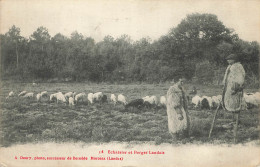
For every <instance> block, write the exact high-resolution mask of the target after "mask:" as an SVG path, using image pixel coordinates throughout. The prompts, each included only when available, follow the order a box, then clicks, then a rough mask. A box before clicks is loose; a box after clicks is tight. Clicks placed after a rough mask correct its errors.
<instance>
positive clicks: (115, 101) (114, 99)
mask: <svg viewBox="0 0 260 167" xmlns="http://www.w3.org/2000/svg"><path fill="white" fill-rule="evenodd" d="M110 100H111V102H113V103H114V105H116V103H117V100H116V95H115V94H111V96H110Z"/></svg>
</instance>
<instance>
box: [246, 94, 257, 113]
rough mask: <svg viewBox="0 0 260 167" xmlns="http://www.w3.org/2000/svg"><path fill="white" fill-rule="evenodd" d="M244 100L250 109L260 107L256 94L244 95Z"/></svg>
mask: <svg viewBox="0 0 260 167" xmlns="http://www.w3.org/2000/svg"><path fill="white" fill-rule="evenodd" d="M244 99H245V102H246V104H247V107H248V108H249V109H250V108H253V107H257V106H258V103H257V98H256V97H255V96H254V94H246V93H244Z"/></svg>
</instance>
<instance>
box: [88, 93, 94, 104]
mask: <svg viewBox="0 0 260 167" xmlns="http://www.w3.org/2000/svg"><path fill="white" fill-rule="evenodd" d="M93 96H94V94H93V93H89V94H88V101H89V102H90V104H93V102H94V101H93V100H94V97H93Z"/></svg>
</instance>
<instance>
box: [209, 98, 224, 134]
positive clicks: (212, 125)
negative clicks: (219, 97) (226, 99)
mask: <svg viewBox="0 0 260 167" xmlns="http://www.w3.org/2000/svg"><path fill="white" fill-rule="evenodd" d="M220 105H222V102H221V103H219V105H218V107H217V109H216V110H215V114H214V118H213V121H212V124H211V128H210V131H209V138H210V137H211V133H212V130H213V127H214V125H215V120H216V117H217V114H218V110H219V107H220Z"/></svg>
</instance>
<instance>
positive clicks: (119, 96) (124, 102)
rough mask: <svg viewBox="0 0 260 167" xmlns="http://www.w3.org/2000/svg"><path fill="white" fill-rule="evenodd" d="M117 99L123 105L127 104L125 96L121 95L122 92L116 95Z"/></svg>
mask: <svg viewBox="0 0 260 167" xmlns="http://www.w3.org/2000/svg"><path fill="white" fill-rule="evenodd" d="M117 101H118V102H120V103H123V104H124V105H126V104H127V102H126V98H125V96H124V95H122V94H120V95H118V96H117Z"/></svg>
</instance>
